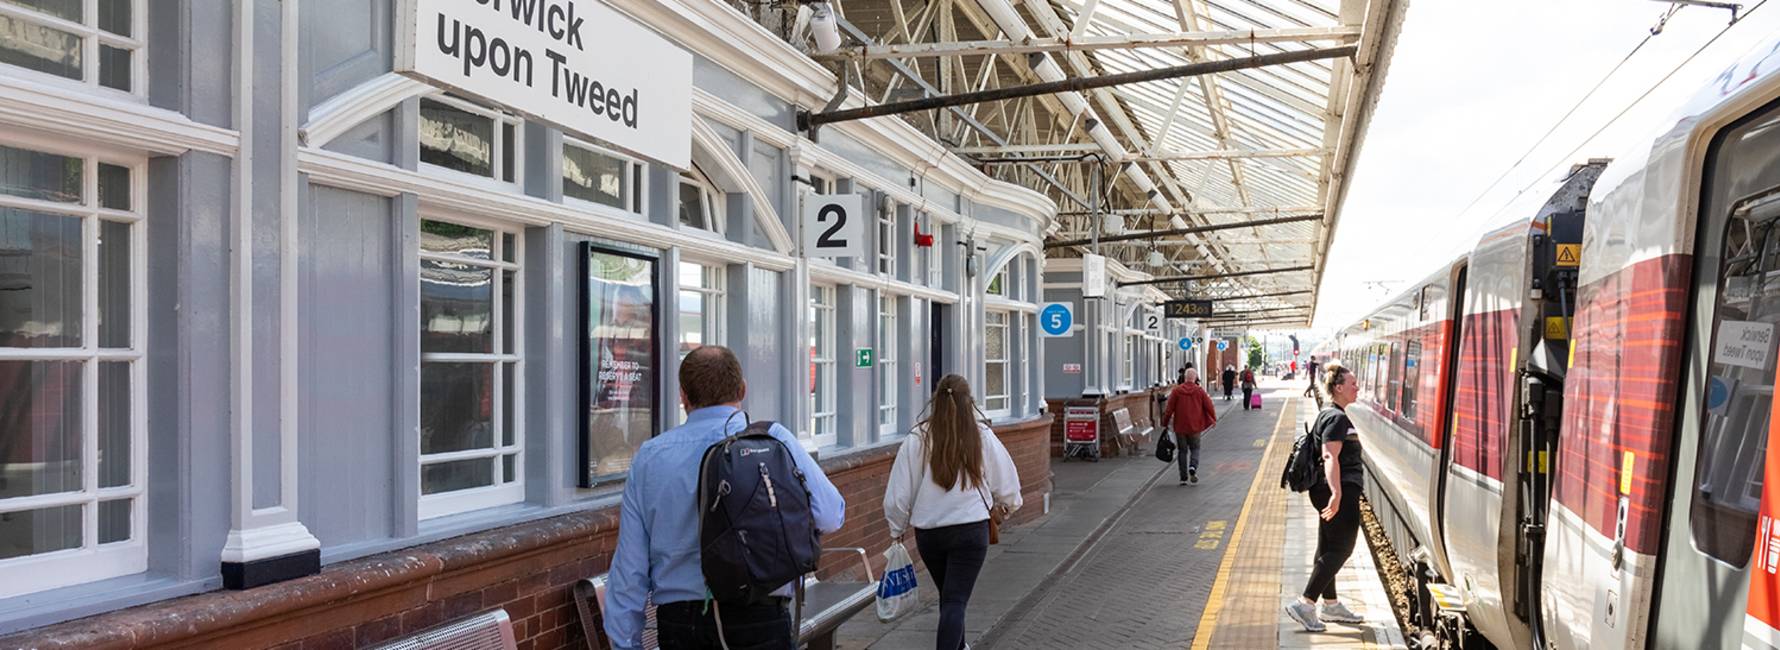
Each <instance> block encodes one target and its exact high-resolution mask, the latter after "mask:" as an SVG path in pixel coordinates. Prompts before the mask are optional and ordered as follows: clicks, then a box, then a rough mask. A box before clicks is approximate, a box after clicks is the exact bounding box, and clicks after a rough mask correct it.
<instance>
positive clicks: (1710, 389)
mask: <svg viewBox="0 0 1780 650" xmlns="http://www.w3.org/2000/svg"><path fill="white" fill-rule="evenodd" d="M1730 401H1731V387H1730V385H1729V384H1726V383H1725V382H1724V380H1723V379H1719V378H1717V377H1713V378H1711V379H1708V380H1706V408H1707V409H1709V410H1713V411H1716V410H1718V409H1721V408H1724V405H1725V404H1726V403H1727V402H1730Z"/></svg>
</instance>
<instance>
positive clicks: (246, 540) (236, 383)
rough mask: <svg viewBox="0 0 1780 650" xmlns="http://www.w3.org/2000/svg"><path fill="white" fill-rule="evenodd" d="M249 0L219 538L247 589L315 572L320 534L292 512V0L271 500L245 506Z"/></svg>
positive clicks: (248, 477) (239, 16)
mask: <svg viewBox="0 0 1780 650" xmlns="http://www.w3.org/2000/svg"><path fill="white" fill-rule="evenodd" d="M253 4H254V3H253V0H237V2H236V3H235V52H236V56H235V87H234V89H233V91H234V93H235V125H236V128H237V130H238V131H240V134H241V139H240V142H241V144H240V150H239V151H238V153H237V154H236V156H235V160H234V166H233V176H234V178H233V190H232V193H233V195H234V199H235V210H234V219H233V221H234V223H233V224H232V226H233V227H232V232H231V234H232V235H233V238H232V241H231V244H232V246H231V248H230V251H229V253H230V260H229V263H230V278H229V280H230V300H229V309H230V314H229V320H230V322H229V352H230V354H229V357H230V359H229V360H230V371H229V372H230V380H231V381H230V382H229V383H230V390H231V393H230V395H229V404H230V415H229V417H230V429H231V438H232V441H233V444H232V449H231V451H232V454H231V456H232V458H231V460H232V462H233V472H232V475H231V478H232V479H233V481H232V483H233V488H234V489H233V494H231V495H230V496H231V503H230V509H229V515H230V529H229V536H228V539H227V540H226V542H225V543H224V545H223V550H222V557H221V560H222V564H223V583H224V586H226V587H229V588H247V587H253V586H257V585H261V584H266V583H270V582H277V581H279V580H285V579H288V578H292V577H297V576H301V575H307V574H311V573H315V572H316V571H317V570H319V567H320V548H321V542H320V541H319V540H317V539H316V538H315V536H314V535H311V534H310V533H309V530H308V529H307V528H305V527H304V526H303V524H302V522H300V521H298V520H297V460H298V458H297V456H298V453H299V452H298V449H297V392H298V385H297V382H298V376H299V375H298V373H297V356H298V355H297V352H298V351H297V338H298V333H297V323H298V318H297V316H298V315H297V311H296V310H297V273H296V265H297V255H298V249H297V242H296V236H297V189H298V188H297V172H296V128H297V119H296V113H297V81H298V79H297V71H298V51H299V50H298V47H297V45H298V43H297V39H298V38H299V36H298V33H297V20H298V13H297V1H296V0H286V1H285V2H284V4H283V8H284V11H283V16H282V20H283V31H282V34H281V39H282V40H283V43H282V45H283V47H282V51H281V54H280V56H281V59H282V61H281V64H280V68H281V75H280V80H279V81H280V88H281V93H282V97H281V99H282V106H281V111H280V116H279V122H280V134H279V135H280V138H279V142H280V151H279V152H278V155H279V160H280V165H279V170H278V173H279V187H278V191H279V194H280V196H279V213H280V214H279V220H280V228H281V230H280V237H279V243H280V251H279V294H280V306H279V341H280V342H279V346H280V347H279V366H280V373H279V378H278V383H279V389H280V390H279V418H278V420H279V425H278V427H279V428H278V445H279V466H278V467H277V468H276V469H275V470H274V471H276V472H277V473H278V503H277V504H275V505H270V506H267V507H263V508H255V507H254V472H255V469H256V468H255V467H254V445H255V444H256V442H257V441H256V440H255V436H254V418H253V406H254V404H253V383H254V379H255V374H254V367H253V189H254V185H253V173H254V166H253V165H254V153H255V152H254V146H253V141H254V138H253V135H252V133H253V130H254V114H253V98H254V95H255V92H254V74H253V63H254V61H253V59H254V52H255V49H254V10H253Z"/></svg>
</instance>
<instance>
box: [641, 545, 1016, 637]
mask: <svg viewBox="0 0 1780 650" xmlns="http://www.w3.org/2000/svg"><path fill="white" fill-rule="evenodd" d="M915 548H916V550H917V551H919V552H920V554H921V562H922V563H923V564H926V565H927V574H928V575H930V576H933V586H935V587H938V588H939V632H938V634H937V636H936V637H935V639H934V642H933V647H934V648H935V650H959V649H960V648H963V647H964V610H965V608H967V607H968V606H969V605H970V592H971V590H972V589H975V588H976V585H977V573H979V572H981V571H982V570H983V559H984V558H986V557H988V555H989V521H988V520H987V519H985V520H983V521H979V522H976V523H970V524H958V525H956V526H944V527H940V528H927V529H922V528H916V529H915ZM663 650H665V648H664V649H663Z"/></svg>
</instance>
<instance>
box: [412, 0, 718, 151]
mask: <svg viewBox="0 0 1780 650" xmlns="http://www.w3.org/2000/svg"><path fill="white" fill-rule="evenodd" d="M397 11H398V14H397V21H398V22H397V23H396V25H397V28H396V33H397V36H396V41H397V42H396V64H395V68H396V71H397V72H400V73H402V74H405V75H408V76H410V77H414V78H417V79H420V80H422V81H425V82H428V83H431V84H434V85H438V86H443V87H445V88H448V89H450V90H452V91H454V92H457V93H460V94H464V95H469V96H472V97H475V98H477V99H479V100H482V101H487V102H490V103H494V104H498V105H501V106H504V107H507V108H509V109H512V110H513V111H516V112H518V113H520V114H522V115H524V116H526V117H527V118H530V119H536V120H539V121H543V122H548V123H550V124H552V125H554V126H557V127H560V128H562V129H564V130H566V131H568V132H569V133H571V134H572V135H576V136H579V137H584V138H589V139H594V140H600V141H603V142H605V143H607V144H611V145H613V146H616V147H618V148H620V149H624V150H628V151H629V152H631V153H634V154H636V155H639V156H642V157H644V158H648V159H650V160H655V161H658V162H661V163H665V164H668V165H672V166H674V167H678V168H681V169H688V168H690V167H691V160H692V54H691V53H688V52H687V51H685V50H683V49H681V48H680V47H679V46H677V45H674V44H673V43H671V42H669V41H667V40H666V39H664V38H662V37H661V36H659V35H657V34H656V33H655V32H653V31H650V30H649V29H648V28H647V27H644V26H642V25H640V24H638V23H637V22H636V21H635V20H632V19H631V18H630V17H628V16H626V15H624V14H622V13H619V12H618V11H617V10H615V9H613V8H611V7H610V6H607V5H606V3H604V2H601V1H600V0H400V1H399V2H398V3H397Z"/></svg>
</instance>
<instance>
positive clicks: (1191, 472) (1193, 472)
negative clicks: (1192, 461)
mask: <svg viewBox="0 0 1780 650" xmlns="http://www.w3.org/2000/svg"><path fill="white" fill-rule="evenodd" d="M1187 482H1188V483H1198V482H1199V469H1198V468H1192V469H1188V470H1187Z"/></svg>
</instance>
